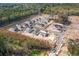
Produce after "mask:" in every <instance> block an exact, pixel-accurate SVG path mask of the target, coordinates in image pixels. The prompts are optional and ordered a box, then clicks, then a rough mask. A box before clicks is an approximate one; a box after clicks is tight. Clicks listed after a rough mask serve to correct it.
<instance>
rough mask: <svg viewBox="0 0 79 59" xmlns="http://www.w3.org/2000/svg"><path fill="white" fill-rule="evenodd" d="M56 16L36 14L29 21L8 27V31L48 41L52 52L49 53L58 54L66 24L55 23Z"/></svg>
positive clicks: (62, 42)
mask: <svg viewBox="0 0 79 59" xmlns="http://www.w3.org/2000/svg"><path fill="white" fill-rule="evenodd" d="M56 18H57V15H54V16H51V15H48V14H42V15H37V16H35V17H33V18H32V19H31V20H29V21H25V22H23V23H21V24H16V26H15V27H12V28H9V31H11V32H16V33H19V34H22V35H25V36H28V37H31V38H35V39H38V40H40V39H41V40H45V41H49V42H50V45H51V46H52V49H51V51H52V52H51V53H52V54H51V53H50V54H49V55H58V53H59V51H60V50H61V47H62V45H63V44H64V37H63V36H62V35H64V32H65V30H66V26H65V25H63V24H60V23H55V22H54V21H53V20H54V19H56Z"/></svg>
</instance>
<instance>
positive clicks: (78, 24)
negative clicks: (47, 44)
mask: <svg viewBox="0 0 79 59" xmlns="http://www.w3.org/2000/svg"><path fill="white" fill-rule="evenodd" d="M69 20H70V21H71V25H69V28H68V30H67V35H66V36H67V38H70V39H73V40H75V39H79V16H69Z"/></svg>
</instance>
